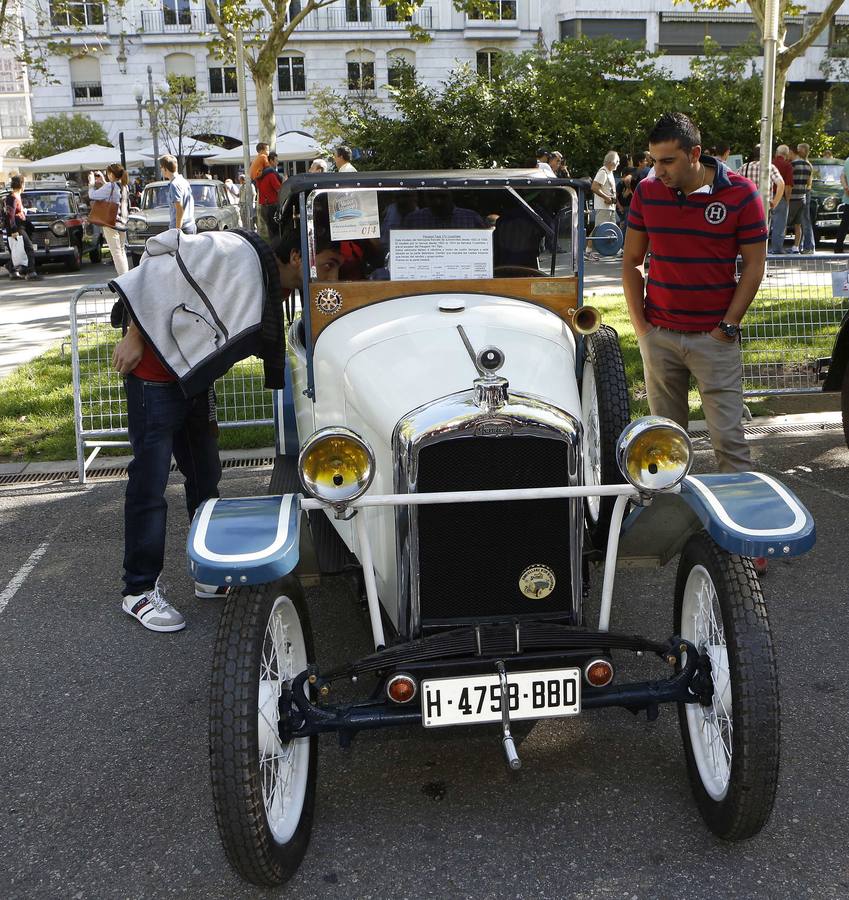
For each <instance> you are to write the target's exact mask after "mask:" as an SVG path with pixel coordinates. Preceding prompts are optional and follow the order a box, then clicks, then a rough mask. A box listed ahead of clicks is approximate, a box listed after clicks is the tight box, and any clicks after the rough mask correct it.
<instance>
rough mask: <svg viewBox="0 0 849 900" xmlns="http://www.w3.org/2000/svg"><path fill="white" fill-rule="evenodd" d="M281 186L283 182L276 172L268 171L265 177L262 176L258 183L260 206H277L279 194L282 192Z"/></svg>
mask: <svg viewBox="0 0 849 900" xmlns="http://www.w3.org/2000/svg"><path fill="white" fill-rule="evenodd" d="M281 184H283V181H282V179H281V178H280V176H279V175H278V174H277V172H275V171H270V172H268V171H267V172H266V173H265V174H264V175H260V177H259V178H258V179H257V181H256V187H257V196H258V197H259V205H260V206H276V205H277V192H278V191H279V190H280V185H281Z"/></svg>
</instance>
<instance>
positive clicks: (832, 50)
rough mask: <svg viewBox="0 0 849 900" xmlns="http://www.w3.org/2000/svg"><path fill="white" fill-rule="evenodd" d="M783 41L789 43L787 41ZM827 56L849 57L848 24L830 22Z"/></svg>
mask: <svg viewBox="0 0 849 900" xmlns="http://www.w3.org/2000/svg"><path fill="white" fill-rule="evenodd" d="M785 41H786V43H789V40H787V39H785ZM828 55H829V56H849V22H846V23H843V22H840V21H834V22H832V24H831V33H830V34H829V37H828Z"/></svg>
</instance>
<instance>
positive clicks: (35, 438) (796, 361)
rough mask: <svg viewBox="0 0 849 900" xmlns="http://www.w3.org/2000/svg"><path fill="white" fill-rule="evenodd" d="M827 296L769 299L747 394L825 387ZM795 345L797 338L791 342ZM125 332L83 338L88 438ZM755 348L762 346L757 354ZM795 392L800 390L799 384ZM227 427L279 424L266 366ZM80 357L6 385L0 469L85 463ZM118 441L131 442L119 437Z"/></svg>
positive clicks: (239, 374) (231, 440)
mask: <svg viewBox="0 0 849 900" xmlns="http://www.w3.org/2000/svg"><path fill="white" fill-rule="evenodd" d="M826 293H830V291H825V289H824V288H823V287H817V286H813V287H804V286H802V287H799V286H796V287H795V288H794V289H793V292H792V296H788V290H787V289H782V288H775V289H773V288H770V289H768V290H764V291H761V293H760V294H759V296H758V299H757V301H756V303H755V304H754V305H753V307H752V309H751V310H750V311H749V314H748V315H747V317H746V323H745V324H746V328H747V331H746V340H747V343H746V344H744V354H745V356H744V359H745V363H746V367H745V369H744V379H745V383H746V386H747V387H748V386H751V385H752V384H756V385H757V386H758V387H766V386H774V383H775V382H774V380H775V379H785V380H786V379H787V378H790V377H791V376H792V378H793V379H797V378H798V380H799V384H800V385H807V384H811V385H815V384H816V380H815V377H814V375H813V360H815V359H816V358H817V357H820V356H828V355H830V353H831V345H832V341H833V339H834V334H835V333H836V330H837V325H838V324H839V322H840V318H841V316H842V313H843V309H842V305H841V302H840V301H838V300H832V299H831V298H830V297H827V296H825V294H826ZM589 302H591V303H592V305H593V306H596V307H598V309H599V310H600V312H601V314H602V321H603V322H604V323H605V324H607V325H611V326H612V327H613V328H615V329H616V331H617V332H618V333H619V340H620V344H621V346H622V354H623V357H624V361H625V372H626V376H627V379H628V385H629V387H630V393H631V413H632V415H633V416H635V417H636V416H641V415H645V414H646V413H648V404H647V402H646V392H645V381H644V378H643V366H642V360H641V358H640V350H639V347H638V345H637V339H636V336H635V335H634V331H633V329H632V328H631V323H630V321H629V319H628V314H627V311H626V307H625V298H624V297H623V296H622V295H621V294H611V295H609V296H600V297H592V298H591V299H590V300H589ZM788 336H792V339H789V337H788ZM116 337H117V332H116V331H115V330H114V329H112V328H111V327H109V326H108V325H93V326H91V327H89V328H87V329H85V331H84V332H82V333H81V337H80V372H81V394H82V398H83V423H84V428H85V429H86V430H90V429H93V428H103V429H105V430H112V429H114V430H116V431H119V430H123V429H124V428H125V427H126V419H125V418H124V414H123V392H122V391H121V388H120V383H119V382H118V381H117V379H116V376H115V375H114V373H112V372H111V365H110V359H111V354H112V346H113V345H114V342H115V340H116ZM755 340H756V341H757V345H756V349H755ZM770 379H773V380H770ZM794 383H795V382H794ZM217 389H218V395H219V421H221V422H222V423H224V422H227V421H244V420H245V419H249V418H255V419H270V418H271V416H272V410H271V395H270V393H269V392H265V391H263V390H262V369H261V364H260V363H258V361H256V360H245V361H244V362H242V363H239V364H238V365H237V366H236V367H235V369H234V371H233V372H232V373H230V374H228V376H227V377H226V378H225V379H224V380H222V381H219V383H218V385H217ZM73 397H74V395H73V386H72V376H71V356H70V353H64V354H63V353H62V352H61V351H60V350H59V349H55V350H49V351H48V352H46V353H44V354H43V355H42V356H39V357H38V358H37V359H35V360H33V361H32V362H30V363H27V364H25V365H23V366H20V367H19V368H18V369H17V370H16V371H14V372H13V373H12V374H11V375H9V376H8V377H7V378H5V379H2V380H0V462H16V461H30V460H65V459H67V460H70V459H74V458H75V457H76V445H75V440H74V399H73ZM747 403H748V406H749V409H750V410H751V412H752V413H753V415H770V414H773V413H774V412H776V411H777V410H778V407H780V401H778V400H776V399H775V398H768V399H763V400H749V401H747ZM690 416H691V418H692V419H700V418H701V417H702V408H701V402H700V400H699V395H698V392H697V391H696V390H695V389H692V390H691V391H690ZM112 439H113V440H120V439H123V435H120V434H116V435H115V436H114V437H113V438H112ZM273 443H274V434H273V429H272V428H271V427H270V426H256V425H254V426H244V427H235V428H227V427H223V428H222V429H221V433H220V445H221V447H222V449H237V448H244V449H248V448H256V447H267V446H270V445H272V444H273ZM102 452H103V454H108V453H110V452H112V453H114V454H126V453H128V448H115V449H114V450H112V451H110V450H109V449H108V448H107V449H105V450H104V451H102Z"/></svg>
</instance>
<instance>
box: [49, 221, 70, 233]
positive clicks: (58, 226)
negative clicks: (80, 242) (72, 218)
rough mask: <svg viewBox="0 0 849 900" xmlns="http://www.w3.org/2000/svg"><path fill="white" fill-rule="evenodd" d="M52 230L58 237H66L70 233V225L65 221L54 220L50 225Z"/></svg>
mask: <svg viewBox="0 0 849 900" xmlns="http://www.w3.org/2000/svg"><path fill="white" fill-rule="evenodd" d="M50 230H51V231H52V232H53V234H55V235H56V237H64V236H65V235H66V234H67V233H68V226H67V225H66V224H65V223H64V222H59V221H56V222H53V223H52V224H51V225H50Z"/></svg>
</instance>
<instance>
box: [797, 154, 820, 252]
mask: <svg viewBox="0 0 849 900" xmlns="http://www.w3.org/2000/svg"><path fill="white" fill-rule="evenodd" d="M796 153H797V154H798V156H799V158H800V159H804V160H805V161H807V162H810V160H808V157H809V156H810V153H811V147H810V145H809V144H805V143H802V144H798V145H797V146H796ZM813 183H814V168H813V166H811V176H810V178H808V186H807V188H806V189H805V205H804V207H803V208H802V223H801V224H802V242H801V244H800V249H801V252H802V253H805V254H810V253H813V252H814V251H815V250H816V249H817V242H816V239H815V238H814V218H813V216H812V215H811V187H812V186H813Z"/></svg>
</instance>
